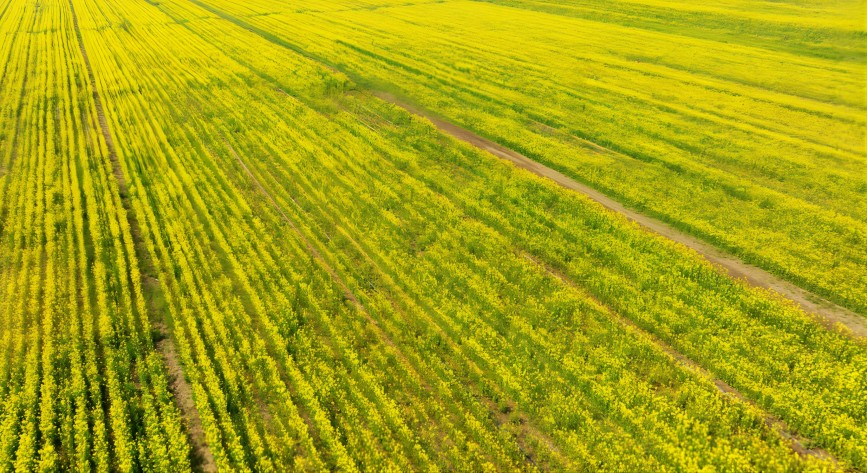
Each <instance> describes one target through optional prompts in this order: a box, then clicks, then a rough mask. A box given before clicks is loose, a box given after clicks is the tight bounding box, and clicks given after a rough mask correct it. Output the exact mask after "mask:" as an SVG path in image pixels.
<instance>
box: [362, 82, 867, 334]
mask: <svg viewBox="0 0 867 473" xmlns="http://www.w3.org/2000/svg"><path fill="white" fill-rule="evenodd" d="M373 95H375V96H377V97H379V98H380V99H382V100H385V101H387V102H390V103H392V104H394V105H397V106H399V107H401V108H403V109H405V110H407V111H408V112H410V113H413V114H415V115H419V116H422V117H424V118H427V119H428V120H429V121H430V122H431V123H433V124H434V126H436V127H437V128H438V129H439V130H440V131H442V132H444V133H447V134H449V135H451V136H452V137H454V138H457V139H459V140H461V141H464V142H466V143H469V144H471V145H473V146H475V147H476V148H479V149H481V150H483V151H487V152H488V153H490V154H493V155H494V156H496V157H498V158H500V159H504V160H506V161H509V162H511V163H513V164H514V165H515V166H517V167H519V168H521V169H524V170H527V171H530V172H532V173H533V174H536V175H537V176H541V177H544V178H547V179H550V180H552V181H554V182H555V183H557V184H559V185H560V186H561V187H564V188H566V189H569V190H572V191H575V192H578V193H581V194H583V195H585V196H587V197H589V198H590V199H591V200H594V201H595V202H597V203H599V204H601V205H602V206H603V207H605V208H606V209H608V210H611V211H613V212H616V213H619V214H620V215H623V216H625V217H626V218H627V219H629V220H631V221H633V222H635V223H637V224H639V225H641V226H642V227H644V228H645V229H647V230H649V231H651V232H653V233H656V234H658V235H660V236H663V237H665V238H668V239H669V240H672V241H675V242H677V243H680V244H682V245H684V246H686V247H688V248H691V249H692V250H694V251H696V252H697V253H699V254H700V255H702V256H703V257H704V258H705V259H706V260H707V261H710V262H711V263H712V264H714V265H715V266H716V267H718V268H721V269H722V270H723V271H725V272H726V273H727V274H728V275H729V276H731V277H732V278H735V279H739V280H741V281H744V282H746V283H747V284H749V285H751V286H754V287H759V288H763V289H770V290H771V291H774V292H776V293H777V294H780V295H781V296H783V297H784V298H786V299H788V300H790V301H792V302H794V303H795V304H796V305H798V306H799V307H800V308H801V309H803V310H804V311H805V312H806V313H808V314H810V315H812V316H813V317H814V318H815V319H816V320H817V321H818V322H819V323H821V324H822V325H824V326H826V327H828V328H829V329H832V330H837V329H838V327H839V326H840V325H842V326H844V327H846V329H848V331H849V332H851V335H852V336H853V337H854V338H857V339H864V338H867V320H865V318H864V317H862V316H860V315H858V314H856V313H855V312H852V311H850V310H848V309H846V308H844V307H841V306H839V305H837V304H834V303H833V302H830V301H827V300H825V299H823V298H822V297H820V296H818V295H816V294H813V293H812V292H809V291H807V290H805V289H802V288H800V287H798V286H796V285H794V284H792V283H790V282H787V281H784V280H782V279H780V278H779V277H777V276H774V275H773V274H771V273H769V272H767V271H765V270H763V269H761V268H759V267H756V266H753V265H750V264H747V263H745V262H743V261H741V260H740V259H738V258H737V257H734V256H732V255H729V254H726V253H724V252H723V251H721V250H719V249H718V248H716V247H714V246H712V245H709V244H708V243H705V242H703V241H700V240H699V239H697V238H695V237H693V236H691V235H688V234H686V233H684V232H682V231H680V230H677V229H675V228H674V227H672V226H671V225H668V224H666V223H664V222H662V221H659V220H657V219H655V218H653V217H648V216H647V215H643V214H641V213H639V212H637V211H635V210H631V209H629V208H627V207H625V206H624V205H623V204H621V203H619V202H617V201H615V200H614V199H612V198H610V197H607V196H606V195H605V194H603V193H601V192H599V191H597V190H596V189H593V188H591V187H589V186H587V185H585V184H582V183H580V182H578V181H576V180H574V179H572V178H570V177H568V176H566V175H564V174H563V173H561V172H558V171H555V170H554V169H551V168H549V167H547V166H545V165H543V164H540V163H538V162H536V161H533V160H532V159H530V158H528V157H527V156H524V155H523V154H521V153H518V152H516V151H514V150H511V149H509V148H506V147H505V146H502V145H500V144H497V143H495V142H493V141H491V140H488V139H486V138H482V137H481V136H479V135H477V134H475V133H473V132H471V131H469V130H467V129H465V128H462V127H460V126H457V125H455V124H454V123H450V122H448V121H445V120H443V119H441V118H439V117H437V116H436V115H434V114H432V113H430V112H427V111H425V110H423V109H421V108H419V107H416V106H414V105H410V104H408V103H406V102H404V101H403V100H401V99H399V98H398V97H396V96H394V95H392V94H389V93H385V92H373ZM597 146H598V145H597Z"/></svg>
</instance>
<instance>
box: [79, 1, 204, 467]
mask: <svg viewBox="0 0 867 473" xmlns="http://www.w3.org/2000/svg"><path fill="white" fill-rule="evenodd" d="M69 8H70V10H71V12H72V24H73V26H74V28H75V36H76V38H77V39H78V47H79V49H80V50H81V55H82V58H83V59H84V66H85V68H86V69H87V76H88V79H89V80H90V85H91V88H92V89H93V101H94V106H95V107H96V115H97V119H98V121H99V127H100V129H101V131H102V136H103V139H105V144H106V147H107V148H108V157H109V159H110V160H111V167H112V172H113V174H114V177H115V179H116V181H117V187H118V191H119V193H120V197H121V202H122V204H123V208H124V210H125V213H126V218H127V222H128V223H129V227H130V233H131V234H132V238H133V243H134V245H135V250H136V256H137V257H138V260H139V263H140V264H141V266H142V267H141V279H142V280H141V283H142V288H143V290H145V291H147V292H148V293H149V294H161V291H162V288H161V287H160V283H159V281H158V280H157V279H156V278H154V277H151V276H148V273H151V274H153V273H154V268H153V266H152V262H151V260H150V255H149V253H148V251H147V247H146V245H145V243H144V241H143V240H142V237H141V230H140V227H139V225H138V221H137V219H136V218H135V213H134V212H133V209H132V205H131V203H130V201H129V194H128V192H127V186H126V179H125V177H124V174H123V168H122V167H121V165H120V161H118V157H117V149H116V148H115V146H114V140H113V139H112V135H111V130H110V129H109V126H108V120H106V117H105V110H104V108H103V106H102V99H101V97H100V96H99V91H98V90H97V89H96V78H95V77H94V75H93V68H92V66H91V64H90V58H89V57H88V55H87V49H86V48H85V47H84V39H83V38H82V36H81V30H80V29H79V26H78V17H77V16H76V14H75V6H74V5H73V4H72V1H71V0H70V2H69ZM130 256H132V255H130ZM148 312H149V314H148V316H149V319H150V320H151V324H152V328H153V329H154V330H156V331H157V333H158V334H159V335H160V337H161V340H159V341H158V342H156V344H155V348H156V349H157V351H158V352H159V353H160V355H161V356H162V359H163V361H164V362H165V364H166V367H167V371H168V374H169V383H170V384H169V389H171V391H172V394H173V395H174V399H175V403H176V404H177V406H178V409H180V411H181V415H182V416H183V418H184V421H185V424H186V428H187V435H188V436H189V439H190V443H191V445H192V447H193V452H192V457H193V458H192V460H193V466H194V467H195V468H196V469H198V470H201V471H203V472H206V473H211V472H216V471H217V464H216V462H215V461H214V456H213V455H212V454H211V449H210V448H209V447H208V444H207V441H206V440H205V431H204V429H203V428H202V420H201V418H200V417H199V411H198V409H196V405H195V402H194V401H193V394H192V393H193V391H192V388H190V384H189V383H188V382H187V380H186V378H184V374H183V368H182V366H181V362H180V358H179V357H178V354H177V348H176V347H175V344H174V341H173V339H172V338H171V337H170V336H169V329H168V328H167V327H166V325H165V323H164V322H163V320H162V314H161V313H160V312H159V311H158V310H156V309H155V308H154V307H153V306H152V305H151V304H149V305H148Z"/></svg>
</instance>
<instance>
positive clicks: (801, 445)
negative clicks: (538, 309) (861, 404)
mask: <svg viewBox="0 0 867 473" xmlns="http://www.w3.org/2000/svg"><path fill="white" fill-rule="evenodd" d="M524 257H525V258H527V259H528V260H530V261H531V262H533V263H534V264H536V265H537V266H539V267H541V268H543V269H544V270H545V271H546V272H548V274H550V275H551V276H553V277H555V278H557V279H559V280H560V281H561V282H563V284H565V285H567V286H569V287H572V288H574V289H576V290H577V291H579V292H581V294H584V295H585V296H587V297H589V298H591V299H592V300H593V301H594V302H596V304H597V305H598V306H599V307H600V308H601V309H602V310H604V311H605V313H606V314H608V315H609V316H610V317H611V318H612V319H614V320H616V321H617V322H618V323H620V324H621V325H623V326H624V327H628V328H629V329H631V330H632V331H634V332H636V333H638V334H639V335H641V336H642V337H644V338H646V339H647V340H649V341H650V342H651V343H653V344H654V345H656V346H657V347H658V348H659V349H660V350H662V351H663V352H665V354H667V355H668V356H670V357H672V358H673V359H674V360H675V361H677V363H679V364H680V365H681V366H683V367H685V368H686V369H688V370H690V371H692V372H694V373H697V374H698V375H699V376H701V377H703V378H705V379H710V380H711V381H712V382H713V384H714V386H716V388H717V389H718V390H719V391H720V392H721V393H723V394H725V395H728V396H731V397H733V398H735V399H737V400H739V401H741V402H743V403H746V404H749V405H750V406H753V407H755V408H756V409H758V410H759V411H760V412H761V413H762V417H763V419H764V421H765V424H766V425H767V426H768V427H770V428H771V429H772V430H774V431H775V432H777V433H778V434H779V435H780V437H782V438H783V439H784V440H786V441H787V442H788V444H789V448H791V449H792V451H794V452H795V453H797V454H798V455H800V456H802V457H805V456H812V457H817V458H821V459H828V460H831V461H833V462H834V463H837V464H839V461H838V460H837V459H836V458H835V457H834V456H833V455H831V454H830V453H829V452H828V451H826V450H824V449H821V448H810V447H808V446H807V445H810V444H811V442H810V440H809V439H807V438H805V437H802V436H799V435H797V434H795V433H794V432H792V431H791V430H790V429H789V427H788V426H787V425H786V423H785V422H783V421H782V420H781V419H780V418H779V417H777V416H775V415H773V414H771V413H769V412H767V411H765V410H764V409H762V407H761V406H759V405H757V404H756V403H755V402H753V401H751V400H750V399H749V398H747V397H746V396H745V395H744V394H742V393H741V392H740V391H738V390H737V389H735V388H733V387H731V386H729V384H728V383H726V382H725V381H723V380H721V379H718V378H716V377H714V376H713V374H712V373H710V372H709V371H707V370H706V369H704V368H702V367H701V366H700V365H699V364H698V363H696V362H694V361H692V360H691V359H689V358H688V357H686V356H685V355H683V354H682V353H680V352H678V351H677V350H675V349H674V348H673V347H672V346H671V345H669V344H667V343H665V342H664V341H662V340H660V339H659V338H657V337H656V336H654V335H653V334H651V333H650V332H648V331H646V330H644V329H642V328H641V327H639V326H638V325H636V324H635V322H633V321H631V320H629V319H627V318H626V317H623V316H621V315H620V314H618V313H616V312H614V311H613V310H611V309H610V308H609V307H608V306H606V305H605V304H604V303H602V302H601V301H600V300H599V299H597V298H595V297H593V295H592V294H589V293H588V292H587V291H586V290H584V289H583V288H581V287H580V286H578V285H577V284H575V282H574V281H572V280H571V279H569V277H567V276H566V275H565V274H563V273H562V272H560V271H558V270H557V269H555V268H553V267H551V266H550V265H548V264H545V263H544V262H542V261H539V260H538V259H537V258H535V257H533V256H532V255H530V254H527V253H524Z"/></svg>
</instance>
